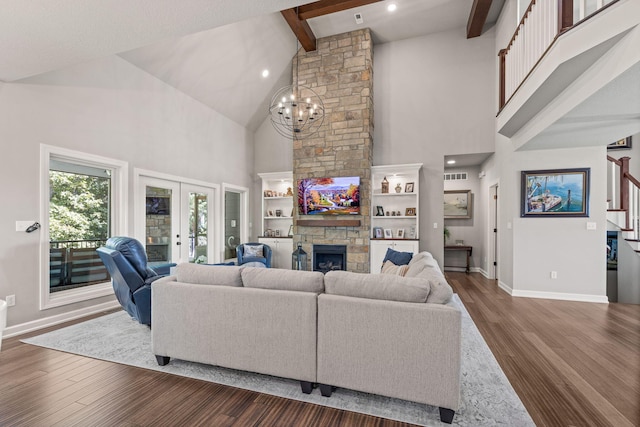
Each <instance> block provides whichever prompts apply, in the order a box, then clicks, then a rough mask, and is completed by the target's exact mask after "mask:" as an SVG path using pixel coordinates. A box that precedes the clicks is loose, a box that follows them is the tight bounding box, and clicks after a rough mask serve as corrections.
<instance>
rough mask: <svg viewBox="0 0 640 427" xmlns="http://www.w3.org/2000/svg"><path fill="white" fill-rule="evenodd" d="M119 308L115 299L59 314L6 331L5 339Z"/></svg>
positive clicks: (9, 328) (12, 327) (14, 326)
mask: <svg viewBox="0 0 640 427" xmlns="http://www.w3.org/2000/svg"><path fill="white" fill-rule="evenodd" d="M118 307H120V304H119V303H118V301H116V300H115V299H114V301H112V302H105V303H102V304H98V305H92V306H91V307H86V308H81V309H79V310H74V311H70V312H68V313H62V314H57V315H55V316H49V317H45V318H43V319H38V320H32V321H30V322H26V323H21V324H18V325H13V326H10V327H8V328H6V329H5V330H4V333H3V339H4V338H11V337H14V336H16V335H22V334H26V333H27V332H33V331H37V330H39V329H44V328H48V327H50V326H55V325H59V324H60V323H64V322H69V321H71V320H75V319H80V318H81V317H85V316H89V315H92V314H96V313H100V312H103V311H108V310H112V309H114V308H118Z"/></svg>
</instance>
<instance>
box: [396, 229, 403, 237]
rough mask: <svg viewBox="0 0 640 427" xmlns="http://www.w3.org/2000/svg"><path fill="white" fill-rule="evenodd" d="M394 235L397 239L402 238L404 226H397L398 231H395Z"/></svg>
mask: <svg viewBox="0 0 640 427" xmlns="http://www.w3.org/2000/svg"><path fill="white" fill-rule="evenodd" d="M396 237H397V238H398V239H404V228H398V231H396Z"/></svg>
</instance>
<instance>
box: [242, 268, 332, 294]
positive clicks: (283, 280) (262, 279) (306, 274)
mask: <svg viewBox="0 0 640 427" xmlns="http://www.w3.org/2000/svg"><path fill="white" fill-rule="evenodd" d="M241 275H242V283H243V285H244V287H246V288H261V289H280V290H283V291H300V292H315V293H322V292H324V275H323V274H322V273H320V272H319V271H299V270H284V269H280V268H254V267H245V268H243V269H242V273H241Z"/></svg>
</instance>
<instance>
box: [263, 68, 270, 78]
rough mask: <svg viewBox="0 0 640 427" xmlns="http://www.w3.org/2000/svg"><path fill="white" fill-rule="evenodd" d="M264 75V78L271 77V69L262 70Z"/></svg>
mask: <svg viewBox="0 0 640 427" xmlns="http://www.w3.org/2000/svg"><path fill="white" fill-rule="evenodd" d="M262 77H264V78H267V77H269V70H262Z"/></svg>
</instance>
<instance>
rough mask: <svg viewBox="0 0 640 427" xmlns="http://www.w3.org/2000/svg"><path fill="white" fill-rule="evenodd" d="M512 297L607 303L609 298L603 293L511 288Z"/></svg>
mask: <svg viewBox="0 0 640 427" xmlns="http://www.w3.org/2000/svg"><path fill="white" fill-rule="evenodd" d="M511 295H512V296H514V297H525V298H544V299H555V300H563V301H579V302H595V303H600V304H608V303H609V299H608V298H607V297H606V296H605V295H585V294H565V293H560V292H540V291H521V290H517V289H515V290H513V289H512V290H511Z"/></svg>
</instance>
